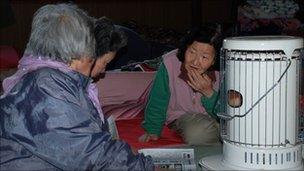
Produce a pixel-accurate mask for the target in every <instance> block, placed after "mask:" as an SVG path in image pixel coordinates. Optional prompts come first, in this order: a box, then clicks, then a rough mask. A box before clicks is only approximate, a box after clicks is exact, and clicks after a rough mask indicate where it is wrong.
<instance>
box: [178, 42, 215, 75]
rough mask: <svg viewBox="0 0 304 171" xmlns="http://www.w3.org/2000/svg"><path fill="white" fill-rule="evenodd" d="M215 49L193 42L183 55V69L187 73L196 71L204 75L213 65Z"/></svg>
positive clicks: (208, 45)
mask: <svg viewBox="0 0 304 171" xmlns="http://www.w3.org/2000/svg"><path fill="white" fill-rule="evenodd" d="M214 58H215V49H214V47H213V46H212V45H210V44H208V43H200V42H197V41H194V42H193V43H192V44H191V45H189V46H188V48H187V50H186V53H185V61H184V64H185V68H186V70H187V71H190V70H197V71H198V72H199V73H201V74H202V73H204V72H206V71H207V70H208V68H210V67H211V66H212V65H213V64H214Z"/></svg>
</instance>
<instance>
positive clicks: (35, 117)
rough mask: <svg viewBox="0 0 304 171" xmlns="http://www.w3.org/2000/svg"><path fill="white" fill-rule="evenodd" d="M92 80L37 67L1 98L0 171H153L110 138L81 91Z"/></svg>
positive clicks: (149, 161) (141, 158)
mask: <svg viewBox="0 0 304 171" xmlns="http://www.w3.org/2000/svg"><path fill="white" fill-rule="evenodd" d="M89 81H91V79H90V78H89V77H86V76H84V75H82V74H80V73H77V72H70V73H63V72H61V71H59V70H56V69H51V68H41V69H38V70H36V71H33V72H31V73H28V74H26V75H25V76H24V77H23V79H21V81H20V82H19V83H17V84H16V85H15V86H14V88H13V89H12V90H11V92H10V93H9V94H8V95H7V96H6V97H4V98H1V99H0V141H1V143H0V152H1V153H0V170H153V168H154V166H153V163H152V159H151V158H150V157H144V156H143V155H142V154H138V155H134V154H133V153H132V151H131V148H130V146H129V145H128V144H126V143H125V142H123V141H118V140H112V139H111V135H110V133H109V132H108V125H107V123H102V122H101V120H100V118H99V115H98V112H97V110H96V109H95V108H94V106H93V104H92V102H91V101H90V99H89V97H88V96H87V93H86V88H87V86H88V83H89Z"/></svg>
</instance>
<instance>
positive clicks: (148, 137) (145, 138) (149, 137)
mask: <svg viewBox="0 0 304 171" xmlns="http://www.w3.org/2000/svg"><path fill="white" fill-rule="evenodd" d="M158 139H159V137H158V136H157V135H155V134H148V133H145V134H143V135H142V136H140V137H139V138H138V141H139V142H149V141H156V140H158Z"/></svg>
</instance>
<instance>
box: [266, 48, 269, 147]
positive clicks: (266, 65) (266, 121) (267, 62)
mask: <svg viewBox="0 0 304 171" xmlns="http://www.w3.org/2000/svg"><path fill="white" fill-rule="evenodd" d="M268 55H269V53H266V58H268ZM265 65H266V78H265V79H266V80H265V84H266V88H265V93H266V91H267V90H268V88H267V80H268V61H265ZM266 145H267V96H266V97H265V147H266Z"/></svg>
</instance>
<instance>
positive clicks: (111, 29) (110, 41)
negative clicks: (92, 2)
mask: <svg viewBox="0 0 304 171" xmlns="http://www.w3.org/2000/svg"><path fill="white" fill-rule="evenodd" d="M94 35H95V39H96V56H97V57H100V56H102V55H104V54H106V53H108V52H116V51H118V50H119V49H120V48H122V47H124V46H125V45H126V44H127V37H126V34H125V33H124V32H123V31H122V30H120V29H119V28H118V27H115V25H114V23H113V22H112V20H110V19H109V18H107V17H101V18H99V19H97V20H96V21H95V28H94Z"/></svg>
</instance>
